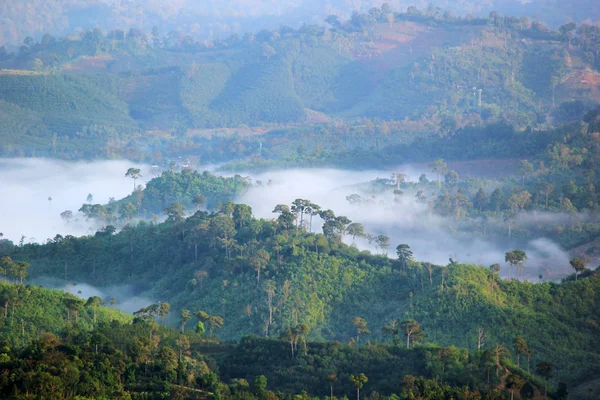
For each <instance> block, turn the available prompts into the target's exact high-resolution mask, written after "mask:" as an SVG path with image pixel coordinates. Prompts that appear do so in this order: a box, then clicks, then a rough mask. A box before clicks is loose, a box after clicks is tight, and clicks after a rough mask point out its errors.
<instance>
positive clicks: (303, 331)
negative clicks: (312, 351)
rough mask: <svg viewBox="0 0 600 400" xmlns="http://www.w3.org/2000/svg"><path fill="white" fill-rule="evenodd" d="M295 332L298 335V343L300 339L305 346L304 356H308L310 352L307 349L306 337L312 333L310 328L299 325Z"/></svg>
mask: <svg viewBox="0 0 600 400" xmlns="http://www.w3.org/2000/svg"><path fill="white" fill-rule="evenodd" d="M294 330H295V333H296V342H297V341H298V340H299V339H302V344H303V345H304V355H306V353H307V351H308V349H307V347H306V335H308V334H309V333H310V327H309V326H308V325H306V324H298V325H297V326H296V328H295V329H294Z"/></svg>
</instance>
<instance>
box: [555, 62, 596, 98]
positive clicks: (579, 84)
mask: <svg viewBox="0 0 600 400" xmlns="http://www.w3.org/2000/svg"><path fill="white" fill-rule="evenodd" d="M560 97H561V100H563V101H564V100H576V99H580V100H593V101H595V102H599V103H600V73H598V72H597V71H594V70H592V69H590V68H586V69H582V70H578V71H574V72H573V74H572V75H571V76H570V77H569V78H568V79H567V80H566V81H565V82H564V83H563V84H562V85H561V88H560Z"/></svg>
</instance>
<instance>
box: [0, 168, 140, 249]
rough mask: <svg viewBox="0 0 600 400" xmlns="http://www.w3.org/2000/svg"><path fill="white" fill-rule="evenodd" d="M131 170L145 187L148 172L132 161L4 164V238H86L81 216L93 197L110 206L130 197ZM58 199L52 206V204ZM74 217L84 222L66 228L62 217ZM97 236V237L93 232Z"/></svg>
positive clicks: (0, 180) (0, 204) (0, 176)
mask: <svg viewBox="0 0 600 400" xmlns="http://www.w3.org/2000/svg"><path fill="white" fill-rule="evenodd" d="M130 167H137V168H140V169H141V170H142V175H143V177H142V179H140V180H138V181H137V183H138V184H140V183H144V181H145V179H146V178H145V177H148V176H149V174H148V173H147V171H148V170H149V168H148V166H145V165H135V164H134V163H132V162H130V161H123V160H121V161H95V162H69V161H57V160H48V159H0V187H1V188H2V195H1V196H0V210H1V211H0V232H2V233H3V234H4V238H6V239H10V240H12V241H14V242H15V243H16V242H18V241H19V240H20V239H21V235H24V236H26V239H25V242H26V243H27V242H32V241H36V242H44V241H45V240H46V239H48V238H52V237H54V236H55V235H56V234H57V233H58V234H61V235H66V234H72V235H84V234H87V233H89V232H90V223H89V222H86V221H84V220H83V218H82V216H81V215H78V213H77V210H78V209H79V208H80V207H81V205H82V204H83V203H85V202H86V199H87V196H88V194H90V193H91V194H92V195H93V198H94V199H93V202H94V203H103V204H104V203H107V202H108V199H109V198H110V197H115V198H116V199H119V198H122V197H125V196H127V195H128V194H130V193H131V192H132V190H133V181H132V179H130V178H126V177H125V172H126V171H127V169H128V168H130ZM48 198H52V200H48ZM65 210H71V211H73V214H74V215H75V216H76V217H77V216H78V217H79V220H76V218H74V219H73V220H72V221H71V222H70V223H68V224H67V223H65V222H64V221H63V220H62V218H61V217H60V213H62V212H63V211H65ZM91 228H92V231H95V229H94V228H97V227H91Z"/></svg>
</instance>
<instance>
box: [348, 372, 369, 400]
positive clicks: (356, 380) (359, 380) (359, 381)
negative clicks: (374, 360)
mask: <svg viewBox="0 0 600 400" xmlns="http://www.w3.org/2000/svg"><path fill="white" fill-rule="evenodd" d="M350 380H351V381H352V384H353V385H354V387H355V388H356V400H360V389H362V387H363V386H364V385H365V383H367V382H368V381H369V378H367V376H366V375H365V374H363V373H360V374H358V375H350Z"/></svg>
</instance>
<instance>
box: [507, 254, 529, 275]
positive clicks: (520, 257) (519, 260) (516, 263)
mask: <svg viewBox="0 0 600 400" xmlns="http://www.w3.org/2000/svg"><path fill="white" fill-rule="evenodd" d="M525 260H527V254H526V253H525V252H524V251H523V250H513V251H509V252H508V253H506V254H505V255H504V261H505V262H506V263H508V280H509V281H510V267H511V266H513V267H515V271H517V272H518V268H525V265H524V262H525ZM517 276H518V274H517Z"/></svg>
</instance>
